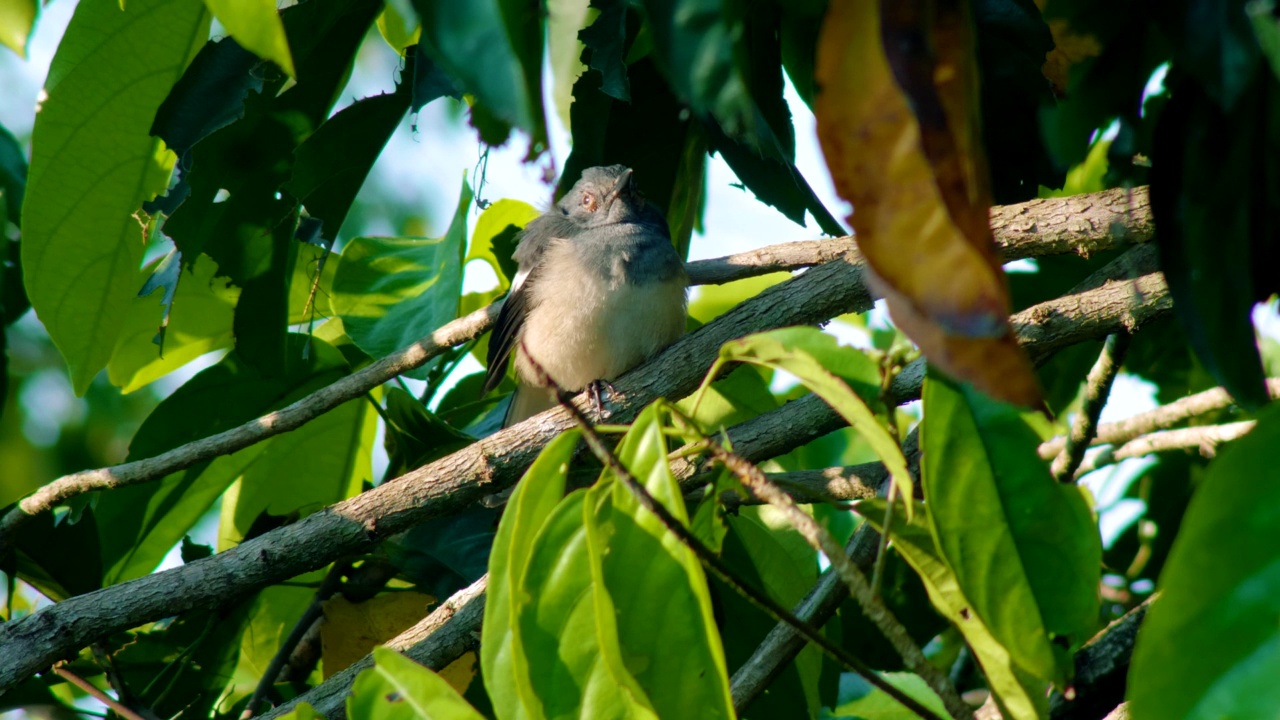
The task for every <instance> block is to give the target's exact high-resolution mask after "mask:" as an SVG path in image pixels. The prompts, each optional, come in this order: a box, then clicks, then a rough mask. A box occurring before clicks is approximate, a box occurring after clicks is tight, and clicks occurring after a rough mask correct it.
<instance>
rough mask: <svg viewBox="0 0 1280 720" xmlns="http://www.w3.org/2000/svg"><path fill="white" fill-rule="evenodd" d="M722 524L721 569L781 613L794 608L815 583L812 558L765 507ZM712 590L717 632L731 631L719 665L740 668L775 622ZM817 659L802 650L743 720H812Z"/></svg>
mask: <svg viewBox="0 0 1280 720" xmlns="http://www.w3.org/2000/svg"><path fill="white" fill-rule="evenodd" d="M728 521H729V527H730V532H729V534H728V535H726V537H725V543H724V552H723V553H722V556H721V557H722V559H723V560H724V562H725V564H726V565H728V566H729V568H730V569H732V570H734V571H736V572H737V573H738V576H739V577H741V578H743V579H744V580H745V581H747V582H748V583H750V584H751V585H753V586H754V587H756V588H759V589H762V590H764V591H765V592H766V593H768V595H769V596H770V597H772V598H773V599H774V600H776V601H777V602H779V603H781V604H782V605H783V606H784V607H795V605H796V603H798V602H800V600H801V599H802V598H804V596H805V594H806V593H807V592H808V591H809V589H810V588H812V587H813V584H814V583H815V582H816V581H817V579H818V555H817V553H815V552H814V551H813V549H812V548H811V547H809V544H808V543H807V542H805V540H804V538H802V537H800V535H799V533H797V532H796V531H795V530H794V529H792V528H791V526H790V525H788V524H787V523H786V521H785V520H782V519H781V518H779V517H777V516H776V515H775V512H774V511H773V509H772V508H769V507H767V506H765V507H746V508H742V510H741V511H740V512H739V514H738V516H737V517H730V518H728ZM712 587H713V588H714V589H715V591H716V595H717V600H718V602H717V603H716V606H717V608H718V613H717V614H718V616H719V617H721V618H722V619H721V626H722V627H724V628H730V629H731V631H730V632H726V633H725V634H724V653H725V659H726V661H727V663H728V665H729V667H741V666H742V664H743V663H745V662H746V661H747V659H748V658H750V657H751V654H752V653H753V652H755V650H756V648H757V647H758V646H759V644H760V643H761V641H763V640H764V638H765V636H766V635H767V634H769V633H770V632H771V631H772V630H773V629H774V627H775V626H776V625H777V621H776V620H774V619H773V618H772V617H770V616H769V615H768V614H766V613H765V612H764V611H763V610H761V609H760V608H758V607H756V606H755V605H754V604H752V603H751V602H750V601H748V600H746V599H745V598H743V597H742V596H741V595H739V594H738V592H737V591H736V590H733V589H731V588H729V587H728V586H726V585H724V584H723V583H720V582H718V581H716V582H713V583H712ZM833 629H838V628H836V627H833V626H832V625H828V626H827V632H828V633H830V632H831V631H832V630H833ZM837 637H838V636H834V635H833V636H832V638H833V639H835V638H837ZM822 659H823V657H822V651H820V650H819V649H818V648H817V647H816V646H813V645H806V646H805V648H804V649H803V650H801V651H800V654H799V655H797V656H796V659H795V660H794V661H793V663H789V664H788V667H787V668H786V669H784V670H783V671H782V672H781V673H780V675H779V676H778V678H777V679H775V680H773V681H772V682H770V683H769V685H768V687H767V689H766V691H765V692H764V693H762V694H760V695H759V696H758V697H757V698H756V699H755V700H754V701H752V703H751V704H750V705H747V706H746V707H745V708H743V713H742V714H743V716H745V717H748V718H784V717H788V718H799V717H816V716H817V714H818V710H819V708H821V707H822V705H823V699H824V698H822V696H821V695H820V693H819V687H818V681H819V677H820V675H821V671H822Z"/></svg>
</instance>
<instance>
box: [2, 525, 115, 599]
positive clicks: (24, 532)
mask: <svg viewBox="0 0 1280 720" xmlns="http://www.w3.org/2000/svg"><path fill="white" fill-rule="evenodd" d="M96 520H97V518H96V517H95V516H94V514H93V513H92V512H85V513H84V514H83V515H82V516H81V517H80V518H79V519H78V520H77V521H76V522H66V521H63V522H57V521H56V520H55V519H54V516H53V514H52V513H43V514H41V515H37V516H35V517H33V518H31V520H30V521H28V522H26V523H23V524H22V525H21V526H20V527H19V530H18V532H17V534H16V536H15V538H14V551H15V552H14V555H15V557H14V561H15V563H16V566H17V567H16V571H17V572H16V573H13V568H10V567H6V568H5V570H6V572H10V573H12V574H16V575H17V576H18V577H20V578H22V580H23V581H24V582H26V583H28V584H30V585H31V586H32V587H34V588H36V589H37V590H39V591H40V592H41V593H42V594H43V595H45V596H46V597H48V598H50V599H52V600H54V601H55V602H56V601H59V600H65V599H66V598H68V597H71V596H72V595H80V594H82V593H87V592H92V591H94V590H97V589H98V588H100V587H102V555H101V551H100V549H99V546H98V524H97V522H96Z"/></svg>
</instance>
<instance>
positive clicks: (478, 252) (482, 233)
mask: <svg viewBox="0 0 1280 720" xmlns="http://www.w3.org/2000/svg"><path fill="white" fill-rule="evenodd" d="M538 214H539V213H538V209H537V208H535V207H534V206H532V205H530V204H529V203H527V202H524V201H521V200H511V199H508V198H503V199H502V200H498V201H497V202H495V203H493V204H491V205H490V206H489V207H487V208H485V211H484V212H482V213H480V217H479V218H476V228H475V230H473V231H472V232H471V245H470V247H469V249H468V250H467V257H466V259H465V260H464V261H463V264H464V265H465V264H467V263H469V262H471V261H472V260H483V261H485V262H487V263H489V266H490V267H492V268H493V272H494V274H496V275H497V276H498V290H499V291H500V292H503V293H505V292H506V291H507V289H508V288H510V287H511V278H513V277H515V276H516V262H515V260H513V259H512V258H511V253H512V251H513V250H514V249H515V243H514V242H513V238H514V236H515V234H516V233H517V232H519V231H520V230H521V229H523V228H524V226H525V225H528V224H529V221H530V220H532V219H534V218H536V217H538Z"/></svg>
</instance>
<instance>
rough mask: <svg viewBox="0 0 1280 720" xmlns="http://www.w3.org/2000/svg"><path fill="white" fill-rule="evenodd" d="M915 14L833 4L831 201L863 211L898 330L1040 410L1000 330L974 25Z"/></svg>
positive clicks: (825, 102)
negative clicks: (836, 197)
mask: <svg viewBox="0 0 1280 720" xmlns="http://www.w3.org/2000/svg"><path fill="white" fill-rule="evenodd" d="M915 7H916V6H914V5H911V4H892V3H891V4H881V3H873V2H859V3H832V4H831V6H830V10H829V12H828V15H827V21H826V23H825V25H824V27H823V34H822V40H821V43H820V46H819V50H818V81H819V86H820V87H821V91H820V92H819V94H818V100H817V103H816V115H817V121H818V137H819V140H820V141H821V143H822V148H823V153H824V155H825V156H826V160H827V166H828V167H829V168H830V170H831V176H832V179H833V180H834V182H835V185H836V188H837V190H839V192H840V195H841V196H842V197H843V198H844V199H845V200H848V201H849V202H850V203H851V204H852V205H853V207H855V208H857V211H856V212H855V213H853V214H852V215H851V216H850V218H849V220H850V222H851V223H852V224H853V227H854V230H855V231H856V232H857V235H858V247H859V248H860V249H861V250H862V252H863V253H864V254H865V256H866V259H867V263H868V264H869V265H870V266H871V268H872V269H874V271H875V276H876V278H877V279H878V282H876V283H875V284H876V285H877V286H878V288H879V289H881V290H882V291H883V292H884V294H885V297H886V300H887V302H888V305H889V312H890V314H891V315H892V317H893V319H894V322H895V324H897V325H898V326H899V327H900V328H901V329H902V330H904V331H905V332H906V333H907V334H908V335H909V336H910V337H911V339H912V340H914V341H915V342H916V344H918V345H919V346H920V348H921V350H923V351H924V353H925V355H926V356H927V357H928V358H929V360H930V361H931V362H933V363H935V364H937V365H938V366H939V367H942V368H944V369H946V370H947V371H948V372H950V373H951V374H953V375H956V376H958V377H960V378H962V379H964V380H966V381H968V382H972V383H974V384H975V385H976V386H977V387H979V388H981V389H982V390H983V391H984V392H986V393H988V394H990V395H992V396H993V397H999V398H1002V399H1005V400H1008V401H1010V402H1015V403H1018V404H1021V405H1026V406H1035V405H1037V404H1038V403H1039V399H1040V390H1039V386H1038V383H1037V380H1036V377H1035V373H1034V371H1033V370H1032V367H1031V363H1030V362H1029V361H1028V359H1027V357H1026V355H1025V354H1024V353H1023V352H1022V350H1021V349H1020V348H1019V347H1018V345H1017V342H1016V340H1015V339H1014V336H1013V332H1012V330H1011V329H1010V327H1009V324H1008V314H1009V290H1008V287H1007V284H1006V281H1005V278H1004V274H1003V272H1002V270H1001V268H1000V263H999V261H998V260H997V258H996V256H995V247H994V244H993V242H992V234H991V228H990V226H989V224H988V220H987V211H988V208H989V205H990V191H989V188H988V187H987V183H988V179H987V177H986V171H985V167H986V161H985V159H984V158H983V153H982V148H981V136H980V132H979V131H980V128H979V126H978V111H977V108H976V107H974V105H973V98H975V97H976V80H977V78H976V77H975V73H974V69H973V68H974V63H973V58H972V56H971V55H970V54H969V52H968V45H969V38H967V37H966V35H967V30H966V28H967V27H968V19H967V18H966V17H964V15H963V13H962V12H960V10H959V6H947V7H948V8H950V9H948V10H945V11H944V10H941V9H940V10H939V11H938V12H936V13H932V14H919V15H917V14H916V13H914V11H913V8H915ZM881 8H883V9H887V10H892V12H891V13H890V14H889V15H887V16H885V17H881V16H880V9H881ZM926 17H927V18H928V21H926V20H925V18H926ZM887 51H889V52H891V53H892V57H889V56H887V55H886V52H887ZM926 51H927V52H926Z"/></svg>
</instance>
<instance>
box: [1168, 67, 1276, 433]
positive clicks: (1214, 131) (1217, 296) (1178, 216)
mask: <svg viewBox="0 0 1280 720" xmlns="http://www.w3.org/2000/svg"><path fill="white" fill-rule="evenodd" d="M1278 98H1280V88H1277V87H1276V83H1275V81H1274V79H1273V78H1270V77H1269V76H1266V75H1265V74H1264V75H1263V76H1262V81H1260V82H1258V83H1255V84H1254V87H1253V88H1251V90H1250V92H1249V93H1248V94H1247V95H1245V97H1243V98H1242V99H1241V100H1240V102H1239V103H1238V105H1237V107H1236V109H1235V110H1234V111H1233V112H1232V113H1230V114H1226V113H1223V112H1222V111H1220V110H1219V109H1218V108H1217V107H1216V106H1215V105H1214V103H1213V101H1212V100H1211V99H1210V98H1209V97H1208V96H1207V95H1205V94H1204V93H1203V92H1201V91H1200V90H1199V89H1198V87H1196V86H1195V85H1194V84H1192V83H1189V82H1184V83H1181V84H1179V85H1178V87H1177V90H1176V92H1174V94H1173V98H1172V99H1171V100H1170V101H1169V104H1168V106H1167V107H1166V108H1165V109H1164V111H1163V112H1162V113H1161V114H1160V122H1159V125H1158V126H1157V128H1156V138H1155V152H1156V156H1157V157H1159V158H1160V162H1158V163H1156V164H1155V165H1154V166H1153V167H1152V171H1151V210H1152V214H1153V215H1154V217H1155V221H1156V227H1157V229H1158V232H1157V233H1156V241H1157V242H1158V243H1159V245H1160V267H1161V270H1163V271H1164V274H1165V278H1166V279H1167V280H1168V282H1169V292H1170V294H1171V295H1172V296H1173V300H1174V303H1173V310H1174V314H1175V315H1176V316H1177V317H1178V319H1179V321H1181V323H1182V326H1183V328H1184V329H1185V330H1186V332H1187V337H1188V338H1189V339H1190V341H1191V347H1192V348H1193V349H1194V350H1195V351H1196V355H1197V356H1198V357H1199V358H1200V361H1201V362H1203V363H1204V366H1205V368H1206V369H1207V370H1208V371H1209V373H1210V374H1212V375H1213V377H1214V378H1215V379H1216V380H1217V381H1218V382H1220V383H1221V384H1222V385H1223V387H1225V388H1226V389H1227V392H1229V393H1231V396H1232V397H1233V398H1235V399H1236V400H1237V401H1238V402H1239V403H1240V404H1241V405H1242V406H1244V407H1245V408H1247V409H1251V410H1256V409H1258V408H1260V407H1262V406H1263V405H1265V404H1266V403H1267V401H1268V399H1269V395H1268V394H1267V389H1266V386H1265V384H1264V377H1263V373H1262V359H1261V356H1260V355H1259V353H1258V345H1257V342H1256V340H1255V337H1254V329H1253V323H1252V322H1251V318H1250V312H1251V311H1252V309H1253V305H1254V303H1255V302H1258V301H1261V300H1264V299H1266V297H1267V296H1269V295H1270V294H1271V293H1272V292H1274V291H1276V290H1278V289H1280V282H1278V281H1277V280H1276V278H1275V277H1274V273H1271V272H1269V270H1266V269H1264V268H1265V264H1266V258H1268V257H1270V253H1271V252H1272V251H1273V250H1274V248H1273V247H1272V244H1273V243H1274V240H1273V238H1275V237H1276V235H1275V232H1276V229H1277V226H1276V224H1275V223H1276V221H1275V219H1274V217H1273V216H1274V213H1275V212H1276V209H1277V207H1276V200H1275V198H1274V193H1273V192H1271V190H1272V188H1273V187H1274V182H1275V181H1274V179H1273V180H1271V183H1272V185H1267V183H1266V182H1265V181H1264V178H1266V177H1267V176H1268V175H1270V176H1271V177H1272V178H1274V177H1275V175H1276V173H1277V167H1276V163H1277V161H1276V159H1275V157H1273V156H1272V153H1270V152H1258V148H1259V147H1269V148H1271V147H1277V146H1278V145H1280V133H1277V130H1276V125H1277V120H1278V119H1280V107H1277V104H1278V103H1280V99H1278ZM1221 177H1242V178H1254V179H1253V180H1251V182H1250V185H1249V187H1248V188H1246V189H1245V190H1243V191H1242V190H1241V189H1240V188H1236V187H1232V186H1230V185H1229V184H1226V183H1222V182H1219V181H1218V180H1217V178H1221Z"/></svg>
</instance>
